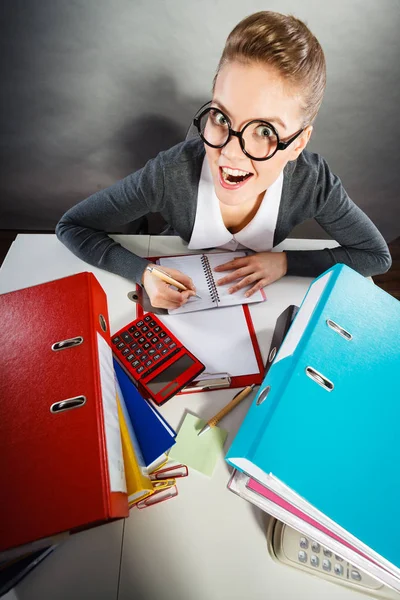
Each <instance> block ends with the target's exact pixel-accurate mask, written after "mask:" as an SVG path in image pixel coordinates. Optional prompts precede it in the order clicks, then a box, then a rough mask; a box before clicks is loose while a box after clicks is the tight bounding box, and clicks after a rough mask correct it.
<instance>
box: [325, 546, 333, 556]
mask: <svg viewBox="0 0 400 600" xmlns="http://www.w3.org/2000/svg"><path fill="white" fill-rule="evenodd" d="M323 553H324V555H325V556H329V557H331V556H332V552H331V551H330V550H327V549H326V548H324V549H323Z"/></svg>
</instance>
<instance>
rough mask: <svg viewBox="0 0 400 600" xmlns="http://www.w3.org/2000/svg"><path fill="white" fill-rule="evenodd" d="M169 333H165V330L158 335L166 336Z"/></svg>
mask: <svg viewBox="0 0 400 600" xmlns="http://www.w3.org/2000/svg"><path fill="white" fill-rule="evenodd" d="M166 335H167V334H166V333H165V331H161V333H160V335H159V336H158V337H160V338H164V337H165V336H166Z"/></svg>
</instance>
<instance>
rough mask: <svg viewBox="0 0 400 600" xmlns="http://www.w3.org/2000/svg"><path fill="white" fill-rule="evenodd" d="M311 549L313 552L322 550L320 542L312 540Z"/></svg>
mask: <svg viewBox="0 0 400 600" xmlns="http://www.w3.org/2000/svg"><path fill="white" fill-rule="evenodd" d="M311 550H312V551H313V552H319V551H320V550H321V546H320V545H319V544H318V542H311Z"/></svg>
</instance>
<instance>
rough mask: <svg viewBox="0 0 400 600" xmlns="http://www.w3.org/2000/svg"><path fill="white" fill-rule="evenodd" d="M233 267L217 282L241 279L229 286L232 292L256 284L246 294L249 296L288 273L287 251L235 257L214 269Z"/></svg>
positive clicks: (224, 269) (227, 269)
mask: <svg viewBox="0 0 400 600" xmlns="http://www.w3.org/2000/svg"><path fill="white" fill-rule="evenodd" d="M232 269H234V271H233V273H229V275H225V277H222V279H219V280H218V281H217V284H218V285H224V284H227V283H232V281H237V280H238V279H239V280H240V281H238V282H237V283H235V284H234V285H233V286H232V287H230V288H229V290H228V291H229V293H230V294H233V293H235V292H237V291H238V290H241V289H242V288H245V287H247V286H249V285H251V284H254V285H253V286H252V287H251V288H250V289H249V290H248V291H247V292H246V294H245V296H247V297H249V296H252V295H253V294H254V293H255V292H257V291H258V290H261V288H263V287H265V286H266V285H268V284H270V283H272V282H273V281H276V280H277V279H280V278H281V277H283V276H284V275H286V271H287V259H286V254H285V252H258V253H257V254H252V255H251V256H245V257H243V258H235V259H233V260H231V261H229V262H227V263H224V264H223V265H219V266H218V267H215V269H214V271H218V272H219V271H231V270H232Z"/></svg>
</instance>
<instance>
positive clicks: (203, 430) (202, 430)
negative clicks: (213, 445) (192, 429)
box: [197, 425, 210, 436]
mask: <svg viewBox="0 0 400 600" xmlns="http://www.w3.org/2000/svg"><path fill="white" fill-rule="evenodd" d="M209 429H210V426H209V425H204V427H203V429H200V431H199V433H198V434H197V436H199V435H203V433H205V432H206V431H208V430H209Z"/></svg>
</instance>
